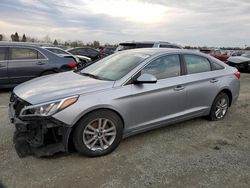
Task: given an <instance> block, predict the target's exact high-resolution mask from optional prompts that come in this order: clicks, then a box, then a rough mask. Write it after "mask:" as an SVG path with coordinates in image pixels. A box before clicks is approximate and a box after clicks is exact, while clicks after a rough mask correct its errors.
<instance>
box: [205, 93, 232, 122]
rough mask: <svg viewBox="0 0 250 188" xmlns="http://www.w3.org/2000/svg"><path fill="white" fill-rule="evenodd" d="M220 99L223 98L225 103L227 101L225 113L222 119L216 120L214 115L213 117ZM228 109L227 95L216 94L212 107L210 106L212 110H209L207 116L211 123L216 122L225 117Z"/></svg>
mask: <svg viewBox="0 0 250 188" xmlns="http://www.w3.org/2000/svg"><path fill="white" fill-rule="evenodd" d="M222 98H225V99H226V101H227V111H226V113H225V115H224V116H223V117H222V118H220V119H218V118H217V117H216V115H215V111H216V105H217V103H218V101H219V100H221V99H222ZM228 108H229V97H228V95H227V94H226V93H220V94H218V95H217V96H216V98H215V100H214V102H213V105H212V108H211V111H210V115H209V117H210V119H211V120H212V121H218V120H222V119H224V118H225V116H226V115H227V112H228Z"/></svg>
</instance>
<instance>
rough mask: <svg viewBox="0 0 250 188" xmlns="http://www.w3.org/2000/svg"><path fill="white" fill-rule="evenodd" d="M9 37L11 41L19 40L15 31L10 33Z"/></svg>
mask: <svg viewBox="0 0 250 188" xmlns="http://www.w3.org/2000/svg"><path fill="white" fill-rule="evenodd" d="M10 37H11V39H12V41H15V42H19V36H18V33H17V32H16V33H15V34H12V35H11V36H10Z"/></svg>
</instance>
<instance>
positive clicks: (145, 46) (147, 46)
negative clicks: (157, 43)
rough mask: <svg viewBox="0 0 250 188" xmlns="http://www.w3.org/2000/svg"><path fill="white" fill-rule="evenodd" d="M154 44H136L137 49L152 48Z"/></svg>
mask: <svg viewBox="0 0 250 188" xmlns="http://www.w3.org/2000/svg"><path fill="white" fill-rule="evenodd" d="M153 46H154V44H152V43H138V44H136V48H152V47H153Z"/></svg>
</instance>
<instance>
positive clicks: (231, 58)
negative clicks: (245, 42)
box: [228, 56, 250, 63]
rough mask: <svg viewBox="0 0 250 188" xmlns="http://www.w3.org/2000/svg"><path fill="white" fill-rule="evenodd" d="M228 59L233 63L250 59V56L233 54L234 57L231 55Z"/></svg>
mask: <svg viewBox="0 0 250 188" xmlns="http://www.w3.org/2000/svg"><path fill="white" fill-rule="evenodd" d="M228 61H230V62H233V63H243V62H246V61H250V58H247V57H243V56H233V57H229V58H228Z"/></svg>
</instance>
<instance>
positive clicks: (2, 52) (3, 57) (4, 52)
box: [0, 48, 6, 61]
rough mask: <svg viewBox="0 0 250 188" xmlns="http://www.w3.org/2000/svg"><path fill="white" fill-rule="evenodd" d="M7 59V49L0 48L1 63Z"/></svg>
mask: <svg viewBox="0 0 250 188" xmlns="http://www.w3.org/2000/svg"><path fill="white" fill-rule="evenodd" d="M5 57H6V48H0V61H3V60H5Z"/></svg>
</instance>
